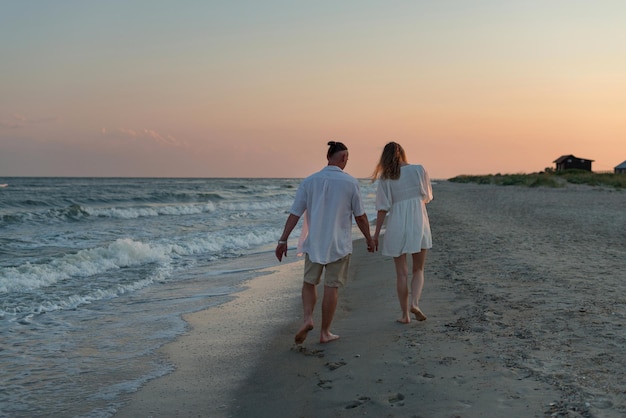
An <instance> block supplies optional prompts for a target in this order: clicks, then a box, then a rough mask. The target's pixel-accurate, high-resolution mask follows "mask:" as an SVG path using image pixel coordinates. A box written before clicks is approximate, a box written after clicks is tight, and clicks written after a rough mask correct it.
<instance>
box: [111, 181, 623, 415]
mask: <svg viewBox="0 0 626 418" xmlns="http://www.w3.org/2000/svg"><path fill="white" fill-rule="evenodd" d="M433 191H434V194H435V200H434V201H433V202H431V203H430V204H429V205H428V211H429V215H430V219H431V227H432V231H433V245H434V247H433V249H432V250H431V251H430V253H429V256H428V260H427V264H426V284H425V287H424V292H423V296H422V303H421V308H422V310H423V311H424V313H425V314H426V315H428V319H427V320H426V321H424V322H417V321H412V322H411V323H410V324H408V325H402V324H399V323H396V322H395V319H396V318H397V317H398V316H399V307H398V302H397V299H396V294H395V273H394V270H393V262H392V260H391V259H390V258H388V257H383V256H381V255H380V254H379V253H377V254H368V253H367V252H366V250H365V248H364V243H363V241H356V242H355V250H354V254H353V258H352V264H351V272H350V280H349V283H348V285H347V286H346V287H345V288H344V289H342V290H341V291H340V302H339V307H338V310H337V314H336V316H335V320H334V327H333V332H335V333H336V334H339V335H340V337H341V338H340V339H339V340H338V341H335V342H332V343H330V344H319V342H318V340H319V334H318V329H317V328H316V329H315V330H313V331H312V332H310V333H309V336H308V338H307V340H306V341H305V342H304V344H302V345H300V346H296V345H294V343H293V336H294V333H295V332H296V330H297V329H298V327H299V325H300V321H301V307H300V306H301V305H300V287H301V275H302V272H301V270H302V261H298V262H295V263H291V264H286V265H282V266H280V267H278V268H272V269H269V270H267V271H265V272H264V273H265V274H263V275H261V276H260V277H258V278H256V279H254V280H252V281H250V282H248V283H246V289H245V290H243V291H242V292H240V293H238V294H236V295H235V298H234V300H232V301H231V302H228V303H226V304H224V305H221V306H219V307H215V308H211V309H209V310H206V311H202V312H198V313H195V314H192V315H188V316H187V317H186V320H187V321H188V322H189V324H190V328H191V329H190V331H189V332H188V333H187V334H185V335H183V336H182V337H181V338H179V339H178V340H177V341H176V342H174V343H172V344H169V345H167V346H165V347H163V349H162V350H161V354H162V356H163V359H164V361H168V362H171V363H173V364H174V365H175V367H176V370H175V371H174V372H173V373H171V374H169V375H167V376H165V377H162V378H159V379H156V380H153V381H151V382H149V383H148V384H147V385H145V386H144V387H143V388H142V389H141V390H139V391H138V392H136V393H134V394H132V395H130V396H129V399H128V403H127V405H126V406H125V407H124V408H122V409H120V410H119V411H118V413H117V414H116V415H115V416H116V417H135V418H136V417H307V418H308V417H353V416H371V417H424V418H426V417H487V416H488V417H550V416H554V417H623V416H626V349H625V347H626V331H625V329H624V323H625V322H626V284H625V280H624V279H626V277H625V271H626V241H625V238H624V231H626V211H625V208H626V192H624V191H616V190H611V189H607V188H593V187H588V186H573V185H570V186H567V187H564V188H558V189H552V188H523V187H512V186H511V187H506V186H492V185H475V184H454V183H449V182H438V183H437V184H435V185H434V189H433ZM292 240H295V237H292ZM289 257H290V258H295V253H294V252H290V253H289ZM320 302H321V300H320V301H318V306H317V309H316V313H317V315H318V316H317V318H316V321H317V323H319V321H320V318H319V311H320V306H319V305H320Z"/></svg>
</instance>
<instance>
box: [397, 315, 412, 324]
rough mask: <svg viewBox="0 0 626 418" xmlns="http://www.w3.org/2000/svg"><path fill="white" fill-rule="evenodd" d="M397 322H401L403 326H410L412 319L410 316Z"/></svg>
mask: <svg viewBox="0 0 626 418" xmlns="http://www.w3.org/2000/svg"><path fill="white" fill-rule="evenodd" d="M396 322H399V323H401V324H410V323H411V318H410V317H409V316H403V317H402V318H398V319H396Z"/></svg>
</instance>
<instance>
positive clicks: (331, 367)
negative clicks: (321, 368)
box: [326, 361, 348, 370]
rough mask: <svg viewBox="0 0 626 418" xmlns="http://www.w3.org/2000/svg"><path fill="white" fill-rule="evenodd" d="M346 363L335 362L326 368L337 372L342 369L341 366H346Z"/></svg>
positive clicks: (327, 364) (328, 364)
mask: <svg viewBox="0 0 626 418" xmlns="http://www.w3.org/2000/svg"><path fill="white" fill-rule="evenodd" d="M346 364H348V363H346V362H345V361H334V362H329V363H326V367H328V368H329V369H330V370H336V369H338V368H340V367H341V366H345V365H346Z"/></svg>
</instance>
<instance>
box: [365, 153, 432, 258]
mask: <svg viewBox="0 0 626 418" xmlns="http://www.w3.org/2000/svg"><path fill="white" fill-rule="evenodd" d="M432 199H433V191H432V187H431V184H430V178H429V177H428V173H427V172H426V170H425V169H424V167H422V166H421V165H417V164H410V165H405V166H403V167H401V168H400V178H399V179H397V180H389V179H380V180H379V182H378V189H377V191H376V210H385V211H387V217H386V219H385V234H384V235H383V239H382V243H381V244H382V245H381V253H382V254H383V255H385V256H390V257H398V256H400V255H402V254H412V253H419V252H420V251H421V250H422V249H429V248H432V246H433V240H432V235H431V232H430V222H429V221H428V213H427V212H426V203H428V202H430V201H431V200H432Z"/></svg>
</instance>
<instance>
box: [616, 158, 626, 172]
mask: <svg viewBox="0 0 626 418" xmlns="http://www.w3.org/2000/svg"><path fill="white" fill-rule="evenodd" d="M617 173H620V174H626V161H624V162H623V163H621V164H620V165H618V166H616V167H615V174H617Z"/></svg>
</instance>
